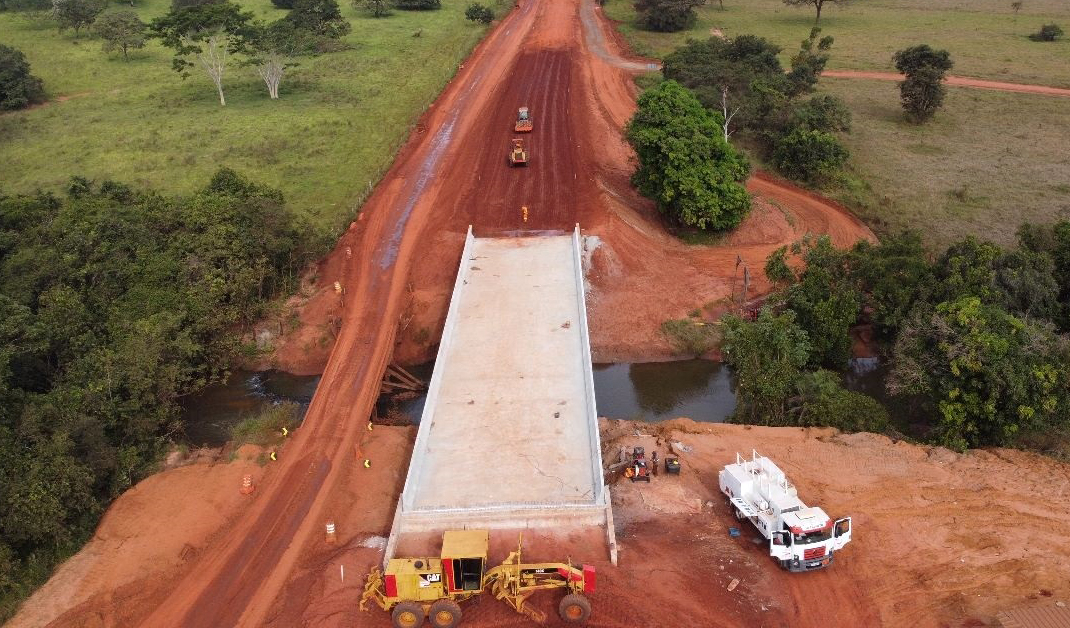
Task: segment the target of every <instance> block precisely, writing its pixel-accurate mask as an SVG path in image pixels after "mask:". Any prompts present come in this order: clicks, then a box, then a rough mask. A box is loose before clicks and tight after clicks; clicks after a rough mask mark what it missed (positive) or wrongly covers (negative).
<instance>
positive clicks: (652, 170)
mask: <svg viewBox="0 0 1070 628" xmlns="http://www.w3.org/2000/svg"><path fill="white" fill-rule="evenodd" d="M625 136H626V137H627V139H628V142H629V143H631V145H632V147H633V148H634V149H635V152H636V155H637V156H638V158H639V167H638V169H636V171H635V174H633V175H632V183H633V184H634V185H635V186H636V188H638V189H639V192H640V193H641V194H642V195H643V196H646V197H647V198H650V199H653V200H654V201H655V202H656V203H657V204H658V209H659V210H660V211H661V212H662V213H663V214H665V215H666V216H668V217H669V218H670V219H671V220H672V221H674V222H676V223H679V224H682V225H685V226H688V227H695V228H698V229H729V228H732V227H735V226H737V225H739V223H740V222H741V221H742V220H743V217H744V216H746V214H747V212H748V211H749V210H750V196H749V195H748V194H747V190H746V188H745V187H744V186H743V182H744V181H745V180H746V178H747V174H748V173H749V172H750V166H749V164H748V163H747V160H746V158H745V157H743V155H742V154H740V153H739V152H738V151H736V149H734V148H733V147H732V146H731V145H730V144H729V143H728V142H727V141H725V139H724V131H723V129H722V128H721V123H720V117H719V116H717V115H716V114H713V113H710V112H709V111H707V110H706V109H705V108H703V106H702V103H700V102H699V101H698V99H697V98H695V95H694V94H692V93H691V92H690V91H688V90H687V89H685V88H683V87H681V86H680V84H679V83H677V82H676V81H665V82H664V83H662V84H660V85H658V86H657V87H656V88H654V89H650V90H647V91H646V92H644V93H643V94H642V95H641V96H640V97H639V109H638V111H637V112H636V114H635V116H634V117H633V118H632V119H631V121H629V122H628V126H627V128H626V129H625Z"/></svg>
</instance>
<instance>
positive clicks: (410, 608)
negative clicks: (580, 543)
mask: <svg viewBox="0 0 1070 628" xmlns="http://www.w3.org/2000/svg"><path fill="white" fill-rule="evenodd" d="M489 541H490V533H489V532H488V531H487V530H449V531H447V532H445V533H443V535H442V556H441V558H392V559H390V561H389V562H388V563H387V565H386V572H385V573H384V572H382V571H381V570H380V569H379V568H378V567H373V568H372V570H371V573H369V574H368V578H367V579H366V580H365V582H364V594H363V595H362V596H361V598H360V610H362V611H365V610H368V608H367V606H368V602H374V603H375V604H376V605H377V606H379V607H380V608H382V609H383V610H384V611H390V616H391V620H392V621H393V626H394V628H416V627H417V626H422V625H423V623H424V619H425V618H426V619H428V620H430V622H431V625H432V626H434V628H455V627H456V626H457V625H458V624H459V623H461V606H460V602H464V601H465V600H468V599H470V598H473V597H475V596H477V595H480V594H482V593H483V592H484V591H485V590H486V589H487V588H488V587H489V588H490V592H491V593H493V594H494V597H495V598H497V599H499V600H504V601H505V603H507V604H508V605H509V606H511V607H513V610H515V611H516V612H518V613H520V614H522V615H526V616H527V617H529V618H530V619H531V620H532V621H535V622H537V623H540V624H541V623H543V622H544V621H546V613H544V612H543V611H541V610H539V609H537V608H533V607H532V606H530V605H529V604H528V603H527V601H528V598H529V597H531V596H532V595H533V594H534V593H536V592H537V591H539V590H542V589H565V590H566V591H567V593H566V594H565V596H564V597H563V598H562V599H561V602H560V603H559V604H558V607H557V610H558V614H559V615H560V616H561V619H563V620H564V621H565V622H567V623H570V624H580V623H583V622H586V621H587V618H588V617H590V616H591V603H590V601H589V600H588V599H587V597H586V596H585V595H584V593H591V592H592V591H594V585H595V570H594V567H592V566H589V565H582V566H581V567H574V566H572V562H571V561H569V562H566V563H522V562H520V552H521V549H522V547H523V542H521V545H520V546H518V547H517V550H516V551H515V552H510V553H509V556H508V558H506V559H505V562H503V563H502V564H500V565H498V566H497V567H491V568H489V569H488V568H487V548H488V546H489Z"/></svg>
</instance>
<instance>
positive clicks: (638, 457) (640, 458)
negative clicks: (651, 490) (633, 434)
mask: <svg viewBox="0 0 1070 628" xmlns="http://www.w3.org/2000/svg"><path fill="white" fill-rule="evenodd" d="M624 477H626V478H629V479H630V480H631V481H632V482H639V481H644V482H649V481H650V466H649V465H648V464H647V462H646V450H645V449H644V448H642V447H640V446H638V445H636V446H635V447H633V448H632V461H631V464H629V465H628V466H627V467H624Z"/></svg>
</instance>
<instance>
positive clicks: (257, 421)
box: [230, 401, 301, 447]
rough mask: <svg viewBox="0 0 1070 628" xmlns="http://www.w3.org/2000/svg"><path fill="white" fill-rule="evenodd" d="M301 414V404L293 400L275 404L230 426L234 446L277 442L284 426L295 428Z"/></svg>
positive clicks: (289, 428) (262, 444)
mask: <svg viewBox="0 0 1070 628" xmlns="http://www.w3.org/2000/svg"><path fill="white" fill-rule="evenodd" d="M300 414H301V406H300V405H298V404H296V403H293V402H292V401H287V402H284V403H279V404H276V405H273V406H271V407H270V408H266V409H264V410H261V411H260V412H259V413H258V414H255V415H253V416H251V417H249V418H246V419H242V420H241V421H240V422H239V423H238V424H237V425H235V426H234V427H232V428H230V439H231V440H232V441H233V445H234V447H241V446H242V445H245V444H247V443H248V444H252V445H260V446H264V445H270V444H272V443H276V442H278V441H279V440H280V438H281V436H280V434H281V432H282V428H284V427H285V428H286V429H288V430H291V429H293V428H294V427H295V426H296V425H297V424H298V422H299V421H300Z"/></svg>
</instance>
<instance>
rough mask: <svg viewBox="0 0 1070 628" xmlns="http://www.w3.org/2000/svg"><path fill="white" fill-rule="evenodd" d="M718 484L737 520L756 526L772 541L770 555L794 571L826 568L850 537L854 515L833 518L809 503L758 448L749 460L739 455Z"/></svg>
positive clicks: (722, 471) (721, 473)
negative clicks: (760, 453) (803, 500)
mask: <svg viewBox="0 0 1070 628" xmlns="http://www.w3.org/2000/svg"><path fill="white" fill-rule="evenodd" d="M719 484H720V486H721V492H722V493H724V494H725V496H726V497H727V498H728V505H729V507H730V508H731V509H732V511H733V512H734V513H735V515H736V519H739V520H740V521H743V520H744V519H746V520H748V521H750V522H751V523H752V524H754V527H755V528H757V529H758V531H759V532H761V534H762V536H764V537H765V538H766V539H768V540H769V554H770V555H771V556H772V557H773V558H774V559H776V560H777V561H778V562H779V563H780V566H781V567H783V568H785V569H787V570H789V571H810V570H813V569H821V568H822V567H827V566H828V565H830V564H832V557H833V554H835V553H836V552H837V551H839V550H840V549H843V546H845V545H847V543H848V542H849V541H850V540H851V518H850V517H844V518H843V519H837V520H836V521H832V519H830V518H829V516H828V515H826V514H825V511H824V510H821V509H820V508H817V507H816V506H815V507H808V506H807V505H806V504H804V503H803V502H802V501H801V500H800V499H799V496H798V492H797V491H796V489H795V486H794V485H793V484H792V483H791V482H789V481H788V478H787V476H785V475H784V472H783V471H781V470H780V469H779V468H778V467H777V466H776V465H775V464H773V461H772V460H770V459H768V458H766V457H765V456H762V455H759V454H758V452H756V451H751V459H750V460H747V459H745V458H744V457H743V456H741V455H740V454H738V453H737V454H736V462H735V464H729V465H725V467H724V469H722V470H721V472H720V473H719Z"/></svg>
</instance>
